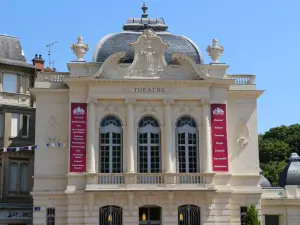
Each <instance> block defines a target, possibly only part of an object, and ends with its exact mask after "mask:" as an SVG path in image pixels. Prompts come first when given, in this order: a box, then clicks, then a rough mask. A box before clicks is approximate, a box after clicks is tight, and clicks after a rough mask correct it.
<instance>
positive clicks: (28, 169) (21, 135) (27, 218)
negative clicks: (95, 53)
mask: <svg viewBox="0 0 300 225" xmlns="http://www.w3.org/2000/svg"><path fill="white" fill-rule="evenodd" d="M34 61H41V62H42V63H43V60H42V59H41V58H40V59H39V58H38V56H36V58H35V59H34ZM37 70H39V69H38V68H37V67H36V66H34V65H31V64H29V63H27V62H26V59H25V57H24V54H23V50H22V47H21V44H20V41H19V39H18V38H16V37H12V36H7V35H0V80H1V81H0V96H1V97H0V145H1V146H0V224H32V206H33V204H32V197H31V195H30V191H31V190H32V186H33V179H32V175H33V168H34V151H33V150H34V145H35V144H34V143H35V109H34V108H33V100H32V98H31V95H30V92H29V88H31V87H32V86H33V84H34V78H35V76H36V71H37Z"/></svg>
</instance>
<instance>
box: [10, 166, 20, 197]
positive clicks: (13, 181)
mask: <svg viewBox="0 0 300 225" xmlns="http://www.w3.org/2000/svg"><path fill="white" fill-rule="evenodd" d="M17 179H18V164H17V163H15V162H12V163H10V166H9V192H17Z"/></svg>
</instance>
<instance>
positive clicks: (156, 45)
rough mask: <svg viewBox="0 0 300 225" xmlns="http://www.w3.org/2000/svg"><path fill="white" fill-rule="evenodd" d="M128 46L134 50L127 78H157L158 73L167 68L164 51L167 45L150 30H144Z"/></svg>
mask: <svg viewBox="0 0 300 225" xmlns="http://www.w3.org/2000/svg"><path fill="white" fill-rule="evenodd" d="M130 46H131V47H132V48H133V50H134V60H133V62H132V64H131V66H130V67H129V72H128V76H133V77H159V76H160V74H159V73H161V72H163V71H164V70H165V68H166V67H167V62H166V60H165V56H164V51H165V49H166V48H167V47H168V45H167V44H165V43H164V42H163V41H162V40H161V38H160V37H159V36H157V35H156V33H155V32H154V31H153V30H152V29H146V30H144V32H143V34H142V35H141V36H139V37H138V39H137V41H136V42H134V43H131V44H130Z"/></svg>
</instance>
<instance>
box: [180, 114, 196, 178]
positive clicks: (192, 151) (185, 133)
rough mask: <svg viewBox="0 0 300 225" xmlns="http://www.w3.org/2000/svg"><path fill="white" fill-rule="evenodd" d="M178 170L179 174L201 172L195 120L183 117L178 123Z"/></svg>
mask: <svg viewBox="0 0 300 225" xmlns="http://www.w3.org/2000/svg"><path fill="white" fill-rule="evenodd" d="M176 136H177V138H176V142H177V170H178V171H179V173H196V172H198V171H199V157H198V135H197V126H196V122H195V120H193V119H192V118H191V117H188V116H183V117H181V118H179V119H178V121H177V123H176Z"/></svg>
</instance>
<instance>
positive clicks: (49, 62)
mask: <svg viewBox="0 0 300 225" xmlns="http://www.w3.org/2000/svg"><path fill="white" fill-rule="evenodd" d="M57 42H58V41H55V42H52V43H50V44H48V45H46V47H47V48H48V58H49V61H48V67H49V68H50V67H51V64H52V63H53V65H54V61H53V62H51V47H52V46H53V45H55V44H56V43H57Z"/></svg>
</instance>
